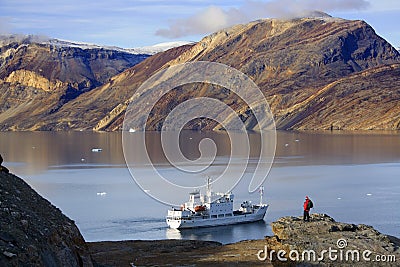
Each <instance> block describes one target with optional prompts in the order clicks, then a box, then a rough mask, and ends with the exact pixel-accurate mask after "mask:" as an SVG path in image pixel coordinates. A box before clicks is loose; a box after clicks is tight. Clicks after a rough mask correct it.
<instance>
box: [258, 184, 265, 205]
mask: <svg viewBox="0 0 400 267" xmlns="http://www.w3.org/2000/svg"><path fill="white" fill-rule="evenodd" d="M258 191H259V192H260V205H262V204H263V195H264V186H263V185H262V186H260V189H259V190H258Z"/></svg>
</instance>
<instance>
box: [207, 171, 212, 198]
mask: <svg viewBox="0 0 400 267" xmlns="http://www.w3.org/2000/svg"><path fill="white" fill-rule="evenodd" d="M207 199H208V203H211V178H210V177H209V176H207Z"/></svg>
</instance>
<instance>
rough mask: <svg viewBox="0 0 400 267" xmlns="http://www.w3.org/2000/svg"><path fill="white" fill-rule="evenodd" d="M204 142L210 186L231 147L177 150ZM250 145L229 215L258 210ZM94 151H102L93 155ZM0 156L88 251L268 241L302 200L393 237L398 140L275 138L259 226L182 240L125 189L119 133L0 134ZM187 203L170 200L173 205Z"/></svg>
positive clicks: (396, 230)
mask: <svg viewBox="0 0 400 267" xmlns="http://www.w3.org/2000/svg"><path fill="white" fill-rule="evenodd" d="M205 137H209V138H211V139H213V140H214V141H215V142H216V144H217V148H218V154H217V158H216V160H215V161H214V163H213V165H212V166H211V167H210V168H208V169H207V170H206V173H207V174H208V175H210V176H213V174H214V175H215V174H216V173H218V172H219V171H221V170H223V168H224V165H225V163H226V162H227V161H228V159H229V153H230V148H231V144H230V143H229V139H228V138H227V136H226V135H225V134H222V133H202V132H193V131H185V132H183V133H182V134H181V150H182V152H183V154H184V155H185V156H187V157H188V158H192V159H195V158H196V157H198V156H199V151H198V149H197V147H198V143H199V141H200V140H201V139H202V138H205ZM249 137H250V138H249V139H250V143H251V146H252V147H251V148H252V149H251V154H250V167H249V169H248V170H247V172H246V174H245V177H244V179H243V180H242V181H241V182H240V183H239V184H238V185H237V186H236V187H235V188H234V190H233V192H234V194H235V198H236V205H239V204H240V202H241V201H243V200H247V199H250V200H252V201H253V202H258V201H259V196H258V194H257V193H254V194H249V193H248V192H247V187H248V181H249V177H250V176H251V171H252V168H251V166H252V165H253V167H254V166H255V164H256V162H257V160H258V158H257V155H258V153H259V150H260V146H261V140H260V137H259V135H258V134H256V133H250V134H249ZM159 139H160V135H159V133H154V132H150V133H148V134H147V135H146V142H147V147H148V151H149V154H150V158H151V159H152V162H154V164H155V165H156V167H157V170H158V171H159V172H160V173H161V174H163V175H165V176H168V177H175V176H177V177H178V176H179V177H182V174H181V173H179V172H178V171H177V170H175V169H174V168H172V166H170V165H169V164H167V162H166V159H165V157H164V156H163V153H162V150H161V146H160V145H159ZM93 148H101V149H102V151H101V152H93V151H92V149H93ZM0 153H1V154H2V155H3V158H4V159H5V163H4V165H5V166H7V167H8V168H9V169H10V170H11V171H12V172H13V173H14V174H16V175H18V176H19V177H22V178H23V179H24V180H25V181H26V182H28V183H29V184H30V185H31V186H32V187H33V188H34V189H35V190H36V191H38V192H39V193H40V194H41V195H42V196H44V197H45V198H47V199H48V200H50V201H51V202H52V203H53V204H54V205H56V206H57V207H58V208H60V209H61V210H62V211H63V212H64V213H65V214H66V215H68V216H69V217H70V218H72V219H73V220H74V221H75V222H76V224H77V225H78V227H79V229H80V230H81V232H82V234H83V236H84V237H85V239H86V240H87V241H98V240H125V239H165V238H174V239H176V238H178V239H180V238H183V239H201V240H215V241H219V242H222V243H231V242H235V241H239V240H244V239H261V238H263V237H264V236H265V235H269V234H271V229H270V227H269V223H270V222H272V221H274V220H276V219H278V218H279V217H281V216H299V215H301V214H302V203H303V200H304V196H305V195H309V196H310V198H311V199H312V200H313V202H314V210H312V213H313V212H318V213H327V214H329V215H330V216H332V217H333V218H335V219H336V220H338V221H344V222H349V223H355V224H359V223H363V224H368V225H372V226H374V227H375V228H376V229H378V230H379V231H381V232H383V233H386V234H390V235H395V236H400V211H399V208H398V207H399V205H400V134H399V133H398V132H378V133H377V132H355V133H352V132H332V133H331V132H319V133H318V132H316V133H298V132H278V133H277V147H276V157H275V159H274V163H273V166H272V168H271V171H270V174H269V176H268V178H267V179H266V181H265V182H264V186H265V192H264V193H265V196H264V199H265V200H266V202H268V203H269V204H270V209H269V211H268V212H267V215H266V217H265V219H264V221H262V222H258V223H251V224H243V225H235V226H223V227H217V228H204V229H194V230H184V231H178V230H171V229H168V228H167V226H166V223H165V221H164V217H165V214H166V211H167V209H168V208H170V207H169V206H166V205H164V204H162V203H160V202H158V201H156V200H154V199H152V198H151V197H149V196H148V195H146V193H144V192H143V191H142V190H141V189H140V188H139V186H138V185H137V184H136V183H135V182H134V180H133V178H132V177H131V175H130V173H129V171H128V169H127V167H126V164H125V160H124V157H123V152H122V144H121V133H93V132H2V133H0ZM238 160H239V161H240V160H242V159H238ZM146 168H150V166H143V168H141V169H140V170H139V174H140V175H144V176H146V175H149V173H150V172H148V171H147V169H146ZM203 178H204V176H199V179H201V181H203V180H204V179H203ZM200 184H202V182H200ZM154 186H157V185H154ZM187 197H188V196H176V198H177V199H178V200H179V201H181V202H185V201H187Z"/></svg>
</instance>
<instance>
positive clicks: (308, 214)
mask: <svg viewBox="0 0 400 267" xmlns="http://www.w3.org/2000/svg"><path fill="white" fill-rule="evenodd" d="M303 220H304V221H307V222H309V221H310V212H309V211H306V210H305V211H304V215H303Z"/></svg>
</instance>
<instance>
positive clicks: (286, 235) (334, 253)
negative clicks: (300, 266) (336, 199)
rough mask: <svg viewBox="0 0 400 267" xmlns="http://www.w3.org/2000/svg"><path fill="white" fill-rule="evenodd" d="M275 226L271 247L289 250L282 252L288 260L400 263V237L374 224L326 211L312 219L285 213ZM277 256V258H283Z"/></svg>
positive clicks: (336, 263)
mask: <svg viewBox="0 0 400 267" xmlns="http://www.w3.org/2000/svg"><path fill="white" fill-rule="evenodd" d="M271 226H272V231H273V232H274V234H275V235H274V236H273V237H267V238H266V241H267V243H268V249H269V251H271V250H275V251H279V250H282V251H285V252H282V255H283V254H285V256H283V257H284V258H286V259H288V260H290V258H292V259H296V258H297V259H296V261H305V262H309V263H310V264H311V263H313V264H318V265H319V266H355V265H359V266H399V265H398V264H399V263H398V261H399V260H400V249H399V245H400V240H399V239H398V238H396V237H392V236H388V235H384V234H381V233H380V232H378V231H377V230H375V229H374V228H373V227H371V226H367V225H364V224H359V225H355V224H348V223H340V222H335V220H334V219H333V218H331V217H329V216H328V215H326V214H313V215H312V219H311V222H303V220H302V218H300V217H284V218H280V219H279V220H278V221H276V222H273V223H272V224H271ZM324 251H326V252H324ZM329 251H331V253H330V254H329ZM296 252H298V255H297V253H296ZM313 252H315V254H313ZM323 252H324V253H323ZM290 253H292V254H291V256H292V257H289V256H290ZM303 253H304V257H303ZM309 254H310V256H309ZM277 256H278V255H277V253H275V254H274V260H277V261H279V259H278V257H277ZM379 260H380V261H385V263H382V262H380V263H377V261H379ZM396 260H397V264H396Z"/></svg>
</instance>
